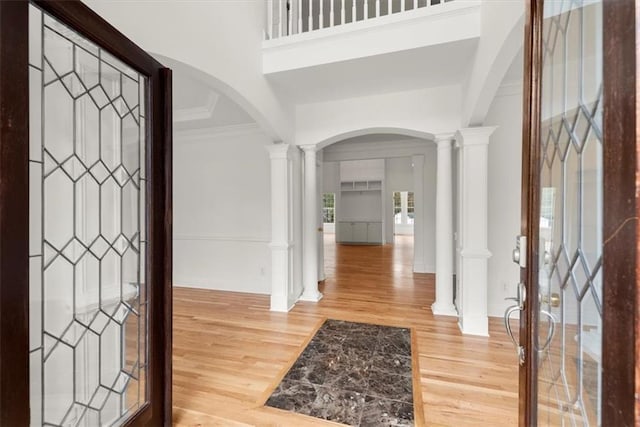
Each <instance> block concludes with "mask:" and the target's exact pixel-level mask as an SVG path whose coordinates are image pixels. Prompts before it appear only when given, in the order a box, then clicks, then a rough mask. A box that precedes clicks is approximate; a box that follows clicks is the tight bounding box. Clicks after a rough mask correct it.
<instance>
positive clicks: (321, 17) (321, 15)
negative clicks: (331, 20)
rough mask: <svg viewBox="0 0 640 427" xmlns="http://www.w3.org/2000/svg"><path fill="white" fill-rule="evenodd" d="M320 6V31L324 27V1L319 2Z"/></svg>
mask: <svg viewBox="0 0 640 427" xmlns="http://www.w3.org/2000/svg"><path fill="white" fill-rule="evenodd" d="M319 3H320V4H319V5H320V12H319V14H318V29H321V28H323V27H324V15H323V13H324V0H320V2H319Z"/></svg>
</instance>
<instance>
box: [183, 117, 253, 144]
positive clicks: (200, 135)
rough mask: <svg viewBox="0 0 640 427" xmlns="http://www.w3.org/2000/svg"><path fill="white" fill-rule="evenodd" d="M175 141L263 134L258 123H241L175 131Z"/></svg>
mask: <svg viewBox="0 0 640 427" xmlns="http://www.w3.org/2000/svg"><path fill="white" fill-rule="evenodd" d="M174 132H175V135H174V137H175V139H180V140H181V142H196V141H202V140H208V139H211V138H217V137H221V136H237V135H250V134H256V133H264V131H263V130H262V128H261V127H260V125H258V123H255V122H253V123H242V124H238V125H228V126H215V127H207V128H196V129H184V130H176V131H174Z"/></svg>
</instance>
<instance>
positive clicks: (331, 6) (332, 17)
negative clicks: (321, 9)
mask: <svg viewBox="0 0 640 427" xmlns="http://www.w3.org/2000/svg"><path fill="white" fill-rule="evenodd" d="M334 1H335V0H329V2H330V3H329V27H333V26H334V25H335V23H336V22H335V21H336V20H335V16H333V3H334Z"/></svg>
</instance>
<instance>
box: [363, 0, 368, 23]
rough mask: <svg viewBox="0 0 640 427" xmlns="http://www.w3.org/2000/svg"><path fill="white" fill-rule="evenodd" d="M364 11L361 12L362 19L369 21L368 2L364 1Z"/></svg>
mask: <svg viewBox="0 0 640 427" xmlns="http://www.w3.org/2000/svg"><path fill="white" fill-rule="evenodd" d="M363 7H364V9H363V10H362V19H363V20H364V19H369V0H364V6H363Z"/></svg>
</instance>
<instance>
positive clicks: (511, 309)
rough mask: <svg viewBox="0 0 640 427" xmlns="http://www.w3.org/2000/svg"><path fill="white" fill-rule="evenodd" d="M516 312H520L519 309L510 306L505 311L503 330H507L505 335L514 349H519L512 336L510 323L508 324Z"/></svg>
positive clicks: (518, 344) (515, 306)
mask: <svg viewBox="0 0 640 427" xmlns="http://www.w3.org/2000/svg"><path fill="white" fill-rule="evenodd" d="M517 311H520V307H519V306H517V305H512V306H510V307H508V308H507V309H506V310H505V312H504V328H505V329H506V330H507V335H509V338H510V339H511V342H513V345H515V346H516V347H519V346H520V343H519V342H518V341H516V337H515V336H513V331H512V330H511V323H510V322H509V321H510V320H511V315H512V314H513V313H515V312H517Z"/></svg>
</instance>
